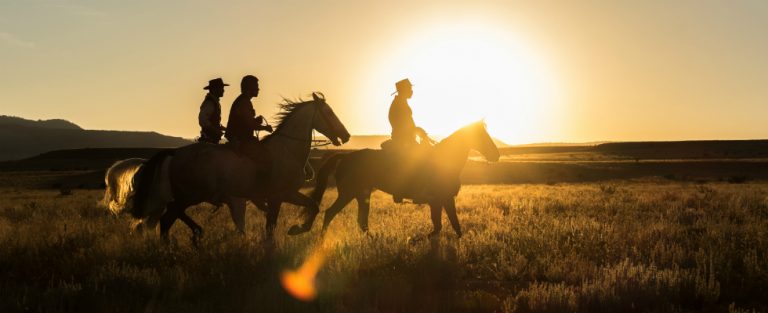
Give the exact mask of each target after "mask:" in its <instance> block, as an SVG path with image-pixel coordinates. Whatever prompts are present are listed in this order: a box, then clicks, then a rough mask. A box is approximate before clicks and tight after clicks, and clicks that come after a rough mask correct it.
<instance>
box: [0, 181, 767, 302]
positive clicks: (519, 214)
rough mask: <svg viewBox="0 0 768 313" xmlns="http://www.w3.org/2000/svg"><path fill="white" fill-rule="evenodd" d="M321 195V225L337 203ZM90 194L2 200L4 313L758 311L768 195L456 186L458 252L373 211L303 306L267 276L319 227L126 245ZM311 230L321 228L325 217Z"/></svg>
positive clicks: (292, 258)
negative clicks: (270, 237)
mask: <svg viewBox="0 0 768 313" xmlns="http://www.w3.org/2000/svg"><path fill="white" fill-rule="evenodd" d="M335 195H336V194H335V191H334V190H333V189H331V190H329V192H328V193H327V194H326V195H325V198H324V199H323V203H322V205H321V207H322V208H326V207H328V205H329V204H330V202H331V201H332V200H333V199H334V198H335ZM101 196H102V191H101V190H98V189H96V190H80V189H77V190H74V191H72V194H69V190H62V191H58V190H35V189H25V188H12V187H5V188H2V189H0V198H1V199H2V202H0V269H2V270H1V271H0V290H2V292H1V293H0V294H1V295H0V311H2V312H13V311H29V312H83V311H94V312H96V311H98V312H105V311H106V312H134V311H142V312H263V311H282V312H447V311H452V312H596V311H602V312H649V311H651V312H699V311H705V312H724V311H730V312H753V310H754V311H766V310H768V301H766V300H765V299H768V289H766V288H765V286H768V256H767V255H766V254H768V183H765V182H764V181H749V182H746V183H740V184H732V183H726V182H710V183H694V182H685V181H672V180H666V179H665V180H662V179H642V180H614V181H610V182H600V183H590V182H587V183H554V184H516V185H467V186H464V187H463V189H462V190H461V192H460V194H459V196H458V198H457V206H458V214H459V220H460V221H461V223H462V227H463V230H464V233H465V235H464V236H463V237H462V238H457V237H456V235H455V234H454V233H453V231H452V230H451V229H450V227H447V225H448V224H447V220H446V219H445V217H444V225H446V227H444V229H443V233H442V235H441V236H440V237H439V238H433V239H429V238H427V237H426V236H425V235H426V234H427V233H428V232H429V231H431V227H432V226H431V223H430V220H429V211H428V208H427V207H425V206H418V205H413V204H394V203H392V199H391V197H390V196H389V195H386V194H383V193H381V192H376V193H374V196H373V197H372V200H371V201H372V203H371V204H372V209H371V215H370V227H371V231H370V233H368V234H363V233H361V232H360V231H359V230H358V228H357V223H356V218H357V217H356V214H357V212H356V207H355V204H354V202H353V203H352V204H351V205H350V206H348V207H347V208H345V209H344V210H343V211H342V213H341V214H340V216H339V217H338V218H337V219H336V220H335V221H334V223H333V224H331V227H330V229H329V231H328V234H327V235H328V236H327V239H326V242H325V245H326V247H328V250H327V258H326V262H325V263H324V264H323V266H322V267H321V268H320V271H319V273H318V276H317V279H316V283H317V288H318V289H317V290H318V294H317V298H316V299H315V300H313V301H310V302H301V301H298V300H295V299H294V298H293V297H291V296H289V295H288V294H287V293H286V292H285V291H284V290H283V288H282V287H281V285H280V282H279V276H280V273H281V272H282V271H284V270H287V269H295V268H296V267H298V266H299V265H300V264H302V262H304V261H305V260H306V258H307V257H308V255H309V254H310V253H311V251H312V250H313V249H314V247H316V246H317V245H318V244H320V243H319V240H320V225H318V224H316V225H315V227H314V228H313V230H312V231H311V232H310V233H308V234H305V235H300V236H296V237H291V236H288V235H285V234H286V232H287V229H288V226H290V225H293V224H295V222H296V221H297V219H298V218H299V217H300V213H299V209H298V208H297V207H294V206H290V205H284V206H283V212H284V213H283V215H282V216H281V219H280V221H279V224H278V228H277V238H276V242H275V244H274V245H273V246H272V245H267V244H266V243H265V242H264V240H263V238H262V234H263V229H264V215H263V213H262V212H261V211H258V210H256V209H255V208H253V207H250V208H249V209H248V221H247V227H248V233H247V235H246V236H244V237H243V236H240V235H238V234H237V233H236V232H235V231H234V226H233V224H232V222H231V221H230V217H229V213H228V211H227V209H225V208H224V209H220V210H218V211H215V210H214V209H213V207H211V206H207V205H201V206H199V207H197V208H194V209H191V210H189V211H190V213H192V214H193V215H192V217H193V218H194V219H196V220H197V221H199V222H200V224H201V225H202V226H203V227H204V228H205V230H206V233H205V237H204V238H203V240H202V241H201V242H200V243H199V245H198V246H194V245H192V243H191V241H190V232H189V230H188V229H187V228H186V227H185V226H183V225H181V224H177V225H176V226H175V227H174V228H173V229H172V232H171V242H170V243H165V242H163V241H162V240H160V239H159V238H158V236H157V235H156V234H149V235H141V234H136V233H130V232H129V230H130V220H129V218H128V217H127V216H113V215H111V214H110V213H108V211H107V210H105V209H103V208H101V207H99V206H98V204H97V203H98V201H99V199H100V198H101ZM321 218H322V213H321Z"/></svg>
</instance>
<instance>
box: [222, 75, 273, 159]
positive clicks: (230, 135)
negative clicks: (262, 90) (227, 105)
mask: <svg viewBox="0 0 768 313" xmlns="http://www.w3.org/2000/svg"><path fill="white" fill-rule="evenodd" d="M240 92H241V93H240V95H239V96H238V97H237V99H235V102H233V103H232V109H231V110H230V111H229V120H228V121H227V133H226V135H224V136H225V137H227V140H229V142H232V143H235V144H240V143H242V142H246V141H250V140H258V138H256V136H254V135H253V132H254V131H257V130H266V131H268V132H272V126H270V125H263V124H264V117H263V116H261V115H259V116H258V117H257V116H256V111H255V110H254V109H253V103H251V98H255V97H258V96H259V79H258V78H256V76H253V75H247V76H245V77H243V80H242V81H241V82H240Z"/></svg>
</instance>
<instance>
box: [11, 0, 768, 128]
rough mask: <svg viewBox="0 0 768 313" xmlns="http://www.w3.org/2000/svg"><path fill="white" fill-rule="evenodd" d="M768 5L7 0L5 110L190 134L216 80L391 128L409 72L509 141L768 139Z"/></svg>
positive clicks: (421, 93)
mask: <svg viewBox="0 0 768 313" xmlns="http://www.w3.org/2000/svg"><path fill="white" fill-rule="evenodd" d="M766 30H768V1H764V0H755V1H701V0H698V1H693V0H691V1H669V0H665V1H607V0H606V1H525V2H524V1H498V2H493V1H413V0H411V1H399V0H398V1H395V0H390V1H319V0H313V1H291V0H287V1H194V0H183V1H181V0H179V1H176V0H174V1H112V0H98V1H52V0H39V1H35V0H28V1H20V0H16V1H9V0H0V114H6V115H16V116H21V117H25V118H32V119H48V118H64V119H68V120H71V121H73V122H75V123H77V124H79V125H81V126H83V127H84V128H87V129H120V130H154V131H157V132H160V133H165V134H170V135H177V136H184V137H188V138H191V137H194V136H196V135H197V133H198V131H199V129H198V126H197V120H196V118H197V112H198V108H199V105H200V102H201V101H202V99H203V97H204V94H205V92H204V91H203V90H202V87H203V86H205V84H206V82H207V81H208V80H209V79H211V78H215V77H223V78H224V80H225V81H227V82H228V83H230V84H231V85H232V86H231V87H229V88H228V89H227V91H226V94H225V96H224V98H223V99H222V104H223V109H224V114H223V115H224V119H225V120H226V116H227V114H228V111H229V106H230V105H231V103H232V101H233V100H234V98H235V97H236V95H237V94H238V93H239V90H238V89H239V87H238V85H239V80H240V78H241V77H242V76H243V75H245V74H254V75H256V76H258V77H259V78H260V80H261V87H262V95H261V96H260V97H259V98H257V99H255V101H254V103H255V105H256V110H257V112H259V113H261V114H264V115H266V116H271V115H272V114H274V113H275V105H274V104H275V103H277V102H278V101H279V100H280V97H281V96H286V97H297V96H306V95H308V94H309V93H310V92H312V91H321V92H323V93H325V95H326V97H327V99H328V102H329V103H330V104H331V105H332V107H333V108H334V110H335V111H336V113H337V115H339V117H340V119H341V120H342V122H344V123H345V124H346V125H347V128H348V129H349V130H350V132H351V133H353V134H382V133H389V125H388V123H387V117H386V114H387V110H388V106H389V103H390V101H391V98H392V96H391V95H390V93H391V92H392V91H394V82H395V81H397V80H399V79H401V78H404V77H409V78H411V80H412V81H413V82H414V84H415V85H416V86H415V87H414V90H415V96H414V98H413V99H412V100H411V105H412V107H413V110H414V115H415V118H416V122H417V124H420V125H423V126H424V127H425V128H426V129H427V131H431V132H432V133H435V134H438V135H440V134H446V133H449V132H450V131H451V130H453V129H456V128H457V127H459V126H461V125H464V124H467V123H470V122H472V121H473V120H475V119H478V118H482V117H485V119H486V121H487V123H488V125H489V128H490V130H491V131H492V135H494V136H496V137H499V138H502V139H504V140H507V141H509V142H511V143H527V142H545V141H546V142H565V141H569V142H574V141H594V140H676V139H747V138H768V126H766V125H768V35H767V34H766Z"/></svg>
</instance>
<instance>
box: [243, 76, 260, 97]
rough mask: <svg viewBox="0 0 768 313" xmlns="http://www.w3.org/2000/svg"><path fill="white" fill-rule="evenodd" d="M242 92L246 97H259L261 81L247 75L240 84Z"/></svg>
mask: <svg viewBox="0 0 768 313" xmlns="http://www.w3.org/2000/svg"><path fill="white" fill-rule="evenodd" d="M240 92H241V93H242V94H244V95H247V96H251V97H257V96H259V79H258V78H256V76H253V75H246V76H245V77H243V80H242V81H241V82H240Z"/></svg>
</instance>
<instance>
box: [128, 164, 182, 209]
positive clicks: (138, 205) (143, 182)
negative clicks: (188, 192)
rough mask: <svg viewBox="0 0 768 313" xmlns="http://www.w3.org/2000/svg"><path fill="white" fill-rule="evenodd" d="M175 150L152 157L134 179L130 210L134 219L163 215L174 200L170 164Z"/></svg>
mask: <svg viewBox="0 0 768 313" xmlns="http://www.w3.org/2000/svg"><path fill="white" fill-rule="evenodd" d="M173 152H174V150H172V149H168V150H162V151H160V152H158V153H157V154H155V155H154V156H152V158H150V159H149V160H148V161H147V162H146V163H144V166H142V167H141V169H139V171H138V172H137V173H136V175H134V177H133V189H134V195H133V199H132V200H133V201H132V205H131V208H130V212H131V215H132V216H133V217H134V218H144V217H149V216H155V215H159V214H162V212H163V211H164V210H165V205H166V204H167V203H168V202H170V201H171V200H172V199H173V198H172V195H171V190H170V180H169V175H168V164H169V161H170V159H171V158H172V157H173Z"/></svg>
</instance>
